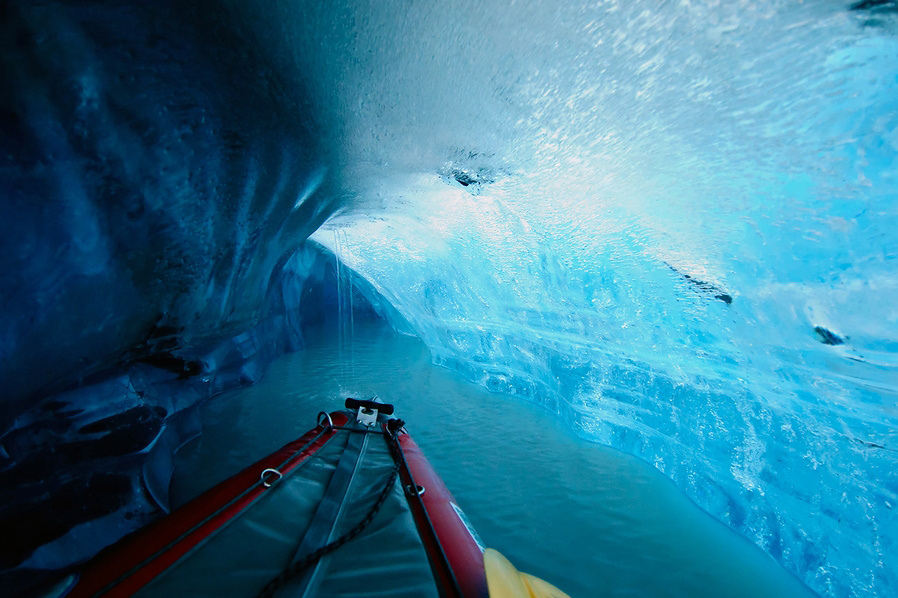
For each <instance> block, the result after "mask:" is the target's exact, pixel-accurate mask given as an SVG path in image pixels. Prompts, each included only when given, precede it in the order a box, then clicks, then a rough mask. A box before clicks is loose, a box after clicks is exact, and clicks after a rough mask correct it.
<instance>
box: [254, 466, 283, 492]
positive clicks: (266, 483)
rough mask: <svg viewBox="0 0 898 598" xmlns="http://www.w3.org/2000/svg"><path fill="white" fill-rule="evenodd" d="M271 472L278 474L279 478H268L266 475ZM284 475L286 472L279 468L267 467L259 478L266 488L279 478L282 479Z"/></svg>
mask: <svg viewBox="0 0 898 598" xmlns="http://www.w3.org/2000/svg"><path fill="white" fill-rule="evenodd" d="M270 473H273V474H274V475H276V476H277V478H276V479H271V478H270V477H268V478H266V476H267V475H268V474H270ZM282 477H284V474H282V473H281V472H279V471H278V470H277V469H271V468H269V469H265V470H263V471H262V475H260V476H259V480H260V481H261V482H262V485H263V486H265V487H266V488H271V486H272V484H274V483H275V482H276V481H277V480H280V479H281V478H282Z"/></svg>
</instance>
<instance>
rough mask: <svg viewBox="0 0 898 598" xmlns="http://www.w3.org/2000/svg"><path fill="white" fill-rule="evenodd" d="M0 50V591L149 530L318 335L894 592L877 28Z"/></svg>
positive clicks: (113, 39) (450, 15) (118, 36)
mask: <svg viewBox="0 0 898 598" xmlns="http://www.w3.org/2000/svg"><path fill="white" fill-rule="evenodd" d="M0 44H2V54H0V74H2V81H3V84H2V91H0V150H2V152H0V158H2V167H0V180H2V187H0V193H2V197H0V233H2V234H0V246H2V252H0V300H2V304H3V310H2V311H0V380H2V387H3V392H2V401H0V497H2V498H0V595H19V594H22V595H28V593H29V592H34V591H37V590H38V589H40V588H41V584H44V583H45V582H46V581H47V580H49V579H52V578H53V577H54V576H55V575H57V574H60V573H62V572H66V571H69V570H72V569H73V568H77V567H78V566H79V565H80V564H81V563H83V562H85V561H87V560H88V559H90V558H91V557H93V556H94V555H95V554H97V553H98V552H100V551H101V550H102V549H104V548H105V547H107V546H109V545H111V544H113V543H114V542H116V541H117V540H119V539H120V538H122V537H123V536H125V535H127V534H129V533H131V532H133V531H134V530H136V529H138V528H140V527H141V526H143V525H145V524H147V523H149V522H151V521H153V520H155V519H157V518H158V517H159V516H160V515H162V514H163V513H164V512H166V511H167V510H169V509H170V507H171V505H170V502H171V501H172V497H171V480H172V476H173V475H176V470H177V469H178V465H177V458H178V457H177V455H178V451H179V449H180V448H181V447H183V446H185V445H189V444H190V443H191V442H194V441H195V439H197V438H198V437H200V438H201V437H202V434H203V433H204V429H205V428H207V427H209V426H208V424H209V422H208V421H206V420H207V418H206V417H205V416H204V409H207V407H208V406H210V405H214V404H215V402H216V400H218V399H219V398H220V397H221V396H223V395H224V394H225V393H227V392H229V391H232V390H233V389H236V388H238V387H251V386H252V385H254V384H258V383H259V382H260V380H264V378H265V373H266V369H267V368H268V367H269V365H270V364H271V363H273V362H274V361H275V360H276V359H278V358H279V357H280V356H282V355H285V354H293V353H297V354H301V353H302V352H303V351H306V350H307V346H308V344H309V338H307V336H308V335H307V331H308V330H310V329H312V327H314V326H315V325H317V324H319V323H320V322H322V321H325V320H327V321H331V322H336V327H335V328H334V330H337V331H339V335H340V342H341V343H343V342H347V343H348V342H352V335H353V333H354V330H355V329H356V327H359V328H361V327H362V326H363V324H362V322H363V321H365V320H378V321H381V322H382V323H383V325H384V326H386V327H388V328H390V329H392V330H393V331H395V332H396V333H397V334H399V335H402V336H404V337H413V338H416V339H419V340H418V341H416V342H420V343H423V346H424V347H425V351H426V355H427V356H428V357H427V359H428V360H429V362H431V363H432V364H434V365H435V366H438V367H439V368H441V369H444V370H447V371H449V372H452V373H453V375H458V376H460V377H463V378H464V379H465V380H466V381H468V382H469V383H473V385H474V386H476V387H477V388H479V389H481V390H483V391H484V392H485V393H488V394H496V395H503V396H506V397H511V399H509V404H510V405H511V406H512V407H511V411H516V410H526V409H530V408H532V407H534V406H535V407H537V408H539V409H541V410H544V411H546V412H548V413H550V414H551V416H552V418H553V419H554V420H555V421H557V422H560V424H561V425H562V426H563V427H564V428H565V429H566V430H568V431H569V432H570V433H571V434H572V435H573V436H575V437H576V438H577V442H579V443H580V444H577V445H576V446H578V447H585V448H582V449H581V448H577V449H576V450H578V451H579V450H599V447H611V448H612V449H615V450H617V451H621V452H623V453H626V454H628V455H631V456H633V457H636V458H638V459H640V460H641V461H643V462H645V463H647V464H649V466H651V467H653V468H654V469H655V470H657V471H658V472H660V473H661V474H663V476H665V477H666V478H667V479H668V480H670V481H671V482H672V484H673V486H675V487H676V488H677V489H678V492H680V493H682V494H683V495H684V496H685V497H686V498H687V499H688V500H690V501H692V502H693V503H695V505H697V506H698V507H699V508H701V509H702V510H704V511H705V512H706V513H707V514H709V515H710V516H711V517H713V518H715V519H716V520H717V521H719V522H722V523H723V524H725V525H726V526H728V528H729V529H730V530H732V531H733V532H734V533H737V534H739V535H740V536H741V537H743V538H745V539H747V540H748V541H749V542H750V543H752V544H753V545H755V546H757V547H758V548H759V549H760V550H762V551H763V552H764V553H766V554H767V555H769V556H770V557H771V559H772V560H773V561H775V562H776V563H778V566H779V567H781V568H782V569H784V570H785V571H787V572H789V574H791V575H793V576H795V577H796V578H797V580H800V582H801V583H803V584H804V585H806V586H807V588H809V589H810V590H811V591H813V592H815V593H817V594H819V595H821V596H827V597H833V598H835V597H843V596H850V597H857V598H874V597H877V598H888V597H890V596H894V595H896V593H898V431H896V430H898V307H896V305H898V304H896V297H898V225H896V223H898V3H896V2H895V1H894V0H861V1H856V2H852V1H851V0H814V1H804V2H802V1H798V0H757V1H756V0H738V1H733V2H719V1H716V0H679V1H675V2H663V1H660V0H631V1H622V0H591V1H587V0H563V1H559V2H549V1H546V0H510V1H508V2H496V1H494V0H449V1H447V2H413V1H409V2H399V1H396V0H383V1H379V2H375V1H367V2H365V1H361V0H334V1H329V2H318V3H313V2H285V1H280V2H256V1H250V2H247V1H236V0H217V1H210V2H202V3H191V2H175V1H172V0H160V1H158V2H153V3H136V2H127V1H121V0H115V1H111V2H102V3H93V2H91V3H84V2H76V1H65V0H48V1H42V2H36V1H35V2H32V1H30V0H23V1H21V2H16V1H11V2H4V3H2V4H0ZM388 367H389V366H388ZM297 384H298V385H302V384H303V381H302V380H301V379H300V380H299V381H298V382H297ZM339 392H341V390H340V389H339V388H336V387H335V388H333V390H332V393H333V394H334V395H335V396H336V395H337V394H339ZM256 400H258V401H265V397H264V396H260V397H257V399H256ZM421 400H422V401H423V402H424V404H425V405H426V404H427V401H435V400H436V398H433V397H424V398H422V399H421ZM477 409H478V407H477V404H476V402H475V403H474V404H473V406H472V407H470V408H469V409H468V411H472V412H474V413H475V414H476V411H477ZM232 425H233V430H238V429H239V430H240V432H241V434H244V435H247V434H248V435H252V434H254V433H255V434H256V435H261V434H264V431H258V430H257V431H254V430H253V429H252V426H251V423H250V422H246V421H236V422H233V424H232ZM207 431H208V430H207ZM209 433H213V432H211V431H209ZM571 446H574V445H571ZM571 450H574V449H571ZM173 472H175V473H174V474H173ZM528 508H529V507H528ZM533 508H536V507H535V506H534V507H533ZM580 516H581V517H587V518H588V516H589V515H588V513H586V514H581V515H580ZM609 592H610V590H609ZM596 595H598V594H596ZM609 595H614V594H613V592H611V593H610V594H609ZM621 595H623V594H621ZM627 595H637V594H635V593H629V594H627ZM643 595H652V593H651V592H648V591H647V592H646V593H645V594H643ZM656 595H657V594H656ZM663 595H677V594H676V593H664V594H663Z"/></svg>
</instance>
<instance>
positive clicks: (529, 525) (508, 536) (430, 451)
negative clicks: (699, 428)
mask: <svg viewBox="0 0 898 598" xmlns="http://www.w3.org/2000/svg"><path fill="white" fill-rule="evenodd" d="M307 340H308V346H307V348H306V349H305V350H304V351H301V352H299V353H294V354H290V355H286V356H284V357H283V358H281V359H280V360H278V361H277V362H275V363H274V364H273V365H272V366H271V367H270V368H269V370H268V371H267V372H266V374H265V377H264V378H263V379H262V381H261V382H260V383H258V384H256V385H255V386H252V387H248V388H243V389H239V390H235V391H232V392H229V393H227V394H225V395H221V396H220V397H217V398H216V399H213V400H212V401H211V402H210V403H209V404H207V405H206V406H205V408H204V411H205V413H204V421H206V422H207V423H206V426H207V427H206V431H205V432H204V434H203V435H202V436H201V437H200V438H198V439H197V440H195V441H194V442H192V443H191V444H189V445H187V446H186V447H185V448H184V449H183V450H182V451H181V453H180V454H179V455H178V464H177V470H176V472H175V478H174V480H173V482H172V499H173V503H174V504H179V503H182V502H183V501H185V500H187V499H189V498H191V497H192V496H194V495H196V494H197V493H198V492H201V491H202V490H204V489H206V488H207V487H209V486H211V485H212V484H214V483H215V482H217V481H220V480H221V479H223V478H225V477H227V476H229V475H231V474H232V473H234V472H236V471H237V470H239V469H240V468H242V467H244V466H246V465H248V464H250V463H251V462H253V461H255V460H256V459H258V458H260V457H262V456H264V455H265V454H268V453H269V452H271V451H273V450H274V449H276V448H278V447H279V446H281V445H283V444H285V443H286V442H288V441H290V440H292V439H294V438H295V437H297V436H298V435H300V434H301V433H302V432H304V431H305V430H307V429H308V428H310V427H312V426H313V425H314V421H315V415H316V414H317V413H318V411H320V410H333V409H337V408H339V407H341V406H342V402H343V399H344V398H345V397H346V396H370V395H372V394H376V395H377V396H379V397H380V398H381V399H382V400H384V401H385V402H389V403H393V404H395V405H396V408H397V414H398V415H399V416H400V417H402V418H403V419H405V420H406V421H407V422H408V425H407V427H408V429H409V430H410V432H411V433H412V434H413V435H414V437H415V440H416V441H417V442H418V444H419V445H420V446H421V447H422V449H423V450H424V451H425V452H426V454H427V456H428V458H429V459H430V461H431V463H432V464H433V465H434V467H435V468H436V469H437V471H438V472H439V473H440V475H441V476H442V477H443V479H444V481H445V482H446V484H447V485H448V487H449V488H450V490H451V491H452V492H453V494H454V495H455V497H456V498H457V500H458V502H459V504H460V505H461V507H462V508H463V509H464V510H465V512H466V513H467V515H468V517H469V519H470V520H471V522H472V523H473V524H474V526H475V527H476V528H477V530H478V532H479V534H480V536H481V537H482V538H483V540H484V542H485V543H486V544H487V545H488V546H490V547H493V548H496V549H498V550H499V551H501V552H502V553H504V554H505V555H506V556H507V557H508V558H509V559H510V560H511V561H512V562H513V563H514V564H515V565H516V566H517V567H518V568H519V569H521V570H522V571H527V572H529V573H533V574H535V575H537V576H540V577H543V578H545V579H547V580H548V581H550V582H552V583H554V584H555V585H557V586H558V587H559V588H561V589H563V590H564V591H566V592H568V593H569V594H570V595H571V596H575V597H576V596H611V597H624V596H627V597H635V596H645V597H649V596H688V597H704V596H709V597H710V596H715V597H719V596H733V597H740V596H744V597H749V596H751V597H756V596H790V597H795V596H813V595H814V594H813V593H812V592H811V591H810V590H808V589H807V587H806V586H804V585H803V584H802V583H801V582H800V581H799V580H798V579H797V578H795V577H794V576H792V575H791V574H790V573H788V572H787V571H785V570H784V569H782V568H781V567H780V566H779V565H778V564H777V563H775V562H774V561H773V560H772V559H771V558H770V557H769V556H768V555H766V554H765V553H764V552H762V551H761V550H760V549H758V548H757V547H755V546H754V545H752V544H751V543H750V542H748V541H747V540H745V539H744V538H743V537H741V536H739V535H738V534H736V533H734V532H733V531H731V530H730V529H729V528H727V527H726V526H724V525H723V524H721V523H719V522H718V521H716V520H715V519H713V518H712V517H710V516H709V515H707V514H706V513H704V512H703V511H701V510H700V509H698V508H697V507H696V506H695V505H694V504H693V503H692V502H691V501H690V500H688V499H687V498H686V497H685V496H684V495H683V494H682V493H681V492H680V491H679V490H677V489H676V488H675V487H674V486H673V484H672V483H671V482H670V481H669V480H668V479H667V478H665V477H664V476H662V475H661V474H659V473H658V472H657V471H655V470H654V469H653V468H651V467H650V466H649V465H647V464H646V463H644V462H642V461H640V460H638V459H635V458H633V457H630V456H628V455H625V454H623V453H620V452H618V451H615V450H613V449H609V448H607V447H603V446H600V445H597V444H593V443H590V442H587V441H584V440H582V439H579V438H577V437H576V436H574V435H573V433H572V432H571V431H570V429H569V428H568V427H566V425H565V424H564V423H563V422H561V421H560V420H558V419H557V418H556V417H555V416H554V415H553V414H551V413H550V412H548V411H546V410H545V409H543V408H541V407H539V406H536V405H531V404H528V403H525V402H522V401H521V400H520V399H518V398H514V397H510V396H505V395H502V394H495V393H489V392H487V391H486V390H484V389H483V388H482V387H479V386H476V385H474V384H471V383H470V382H468V381H467V380H465V379H464V378H463V377H461V376H460V375H459V374H457V373H455V372H452V371H450V370H447V369H445V368H440V367H435V366H433V365H432V364H431V361H430V355H429V353H428V351H427V348H426V347H425V346H424V344H423V343H422V342H421V341H420V340H418V339H416V338H412V337H407V336H400V335H397V334H396V333H394V332H392V331H391V330H390V329H388V328H386V327H385V326H383V325H380V324H377V323H359V322H356V323H355V325H354V331H353V334H352V335H351V338H349V339H340V337H339V335H338V334H336V330H335V329H331V328H327V327H323V328H319V329H316V330H313V331H311V332H310V334H309V335H308V339H307Z"/></svg>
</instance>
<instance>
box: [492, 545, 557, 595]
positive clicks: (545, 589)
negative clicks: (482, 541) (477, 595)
mask: <svg viewBox="0 0 898 598" xmlns="http://www.w3.org/2000/svg"><path fill="white" fill-rule="evenodd" d="M483 567H484V569H486V583H487V587H488V588H489V591H490V598H571V597H570V596H568V595H567V594H565V593H564V592H562V591H561V590H559V589H558V588H556V587H555V586H553V585H552V584H550V583H549V582H547V581H543V580H542V579H539V578H538V577H534V576H532V575H529V574H527V573H521V572H520V571H518V570H517V569H515V567H514V565H512V564H511V563H510V562H509V561H508V559H507V558H505V557H504V556H502V555H501V554H500V553H499V552H498V551H497V550H493V549H492V548H487V549H486V550H485V551H484V553H483Z"/></svg>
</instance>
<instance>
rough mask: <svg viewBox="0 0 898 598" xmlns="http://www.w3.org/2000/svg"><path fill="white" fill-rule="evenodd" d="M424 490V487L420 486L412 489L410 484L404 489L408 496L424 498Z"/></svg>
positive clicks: (416, 485) (417, 485)
mask: <svg viewBox="0 0 898 598" xmlns="http://www.w3.org/2000/svg"><path fill="white" fill-rule="evenodd" d="M425 490H426V488H424V486H421V485H420V484H415V487H414V488H412V485H411V484H409V485H408V486H406V487H405V491H406V492H408V495H409V496H424V491H425Z"/></svg>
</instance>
